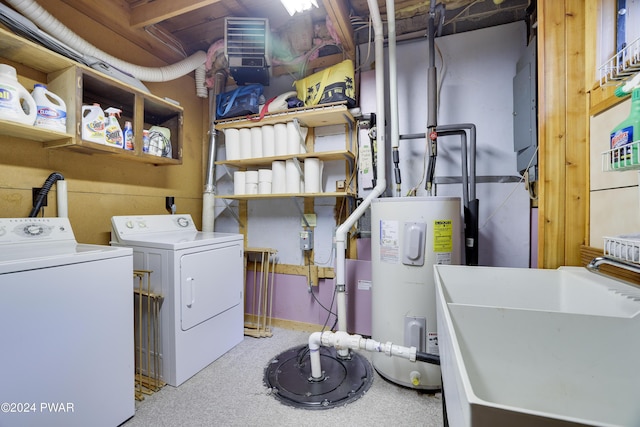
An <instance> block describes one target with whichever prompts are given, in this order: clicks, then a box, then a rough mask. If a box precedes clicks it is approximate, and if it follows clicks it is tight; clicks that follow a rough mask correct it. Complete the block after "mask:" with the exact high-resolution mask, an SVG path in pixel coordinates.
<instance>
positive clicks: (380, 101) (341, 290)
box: [336, 0, 387, 356]
mask: <svg viewBox="0 0 640 427" xmlns="http://www.w3.org/2000/svg"><path fill="white" fill-rule="evenodd" d="M367 2H368V4H369V11H370V15H371V20H372V22H373V29H374V32H375V37H374V43H375V58H376V62H377V63H378V64H380V66H379V67H376V114H377V116H378V117H380V120H378V123H379V124H380V125H379V127H378V129H377V132H376V144H377V147H378V153H377V157H376V159H377V168H378V179H377V182H376V186H375V187H374V188H373V190H372V191H371V193H369V195H368V196H367V197H366V198H365V199H364V200H363V201H362V203H360V205H359V206H358V207H357V208H356V210H354V211H353V212H352V213H351V215H349V217H348V218H347V219H346V220H345V222H344V223H342V224H341V225H340V226H339V227H338V229H337V230H336V287H337V296H336V299H337V310H338V330H340V331H346V330H347V310H346V307H347V305H346V295H345V291H346V289H345V270H346V250H347V249H346V239H347V234H348V232H349V230H350V229H351V227H353V225H354V224H355V222H356V221H357V220H358V218H360V217H361V216H362V215H363V214H364V213H365V211H366V210H367V208H368V207H369V206H370V205H371V201H372V200H373V199H376V198H377V197H378V196H379V195H381V194H382V193H384V191H385V189H386V187H387V180H386V178H385V161H386V160H385V149H386V147H385V135H384V131H385V130H384V117H385V105H384V66H382V63H383V58H384V33H383V29H382V19H381V18H380V10H379V8H378V2H377V0H367ZM339 353H340V355H342V356H346V354H347V352H344V351H342V352H339Z"/></svg>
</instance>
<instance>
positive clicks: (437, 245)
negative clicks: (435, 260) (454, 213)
mask: <svg viewBox="0 0 640 427" xmlns="http://www.w3.org/2000/svg"><path fill="white" fill-rule="evenodd" d="M433 251H434V252H452V251H453V221H452V220H450V219H446V220H445V219H441V220H435V221H433Z"/></svg>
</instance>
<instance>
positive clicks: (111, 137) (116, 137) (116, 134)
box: [104, 107, 124, 148]
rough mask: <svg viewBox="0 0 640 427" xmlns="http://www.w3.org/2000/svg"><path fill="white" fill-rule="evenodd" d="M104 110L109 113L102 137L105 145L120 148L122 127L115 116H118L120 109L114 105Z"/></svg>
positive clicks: (122, 140)
mask: <svg viewBox="0 0 640 427" xmlns="http://www.w3.org/2000/svg"><path fill="white" fill-rule="evenodd" d="M104 112H105V113H107V114H108V115H109V117H108V119H107V127H106V129H105V132H104V139H105V141H106V143H107V145H113V146H115V147H120V148H122V147H123V146H124V138H123V137H122V128H121V127H120V123H119V122H118V118H117V117H116V115H117V116H118V117H120V113H121V112H122V110H120V109H118V108H115V107H109V108H107V109H106V110H104Z"/></svg>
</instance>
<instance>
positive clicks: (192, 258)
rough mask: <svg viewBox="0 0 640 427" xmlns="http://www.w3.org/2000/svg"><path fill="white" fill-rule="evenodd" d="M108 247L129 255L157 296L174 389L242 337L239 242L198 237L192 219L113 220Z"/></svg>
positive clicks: (163, 369)
mask: <svg viewBox="0 0 640 427" xmlns="http://www.w3.org/2000/svg"><path fill="white" fill-rule="evenodd" d="M111 227H112V230H111V245H113V246H125V247H129V248H132V250H133V266H134V269H136V270H146V271H150V272H151V273H150V275H149V281H150V283H148V284H147V286H148V287H149V289H150V290H151V292H152V293H154V294H156V295H160V296H161V297H162V303H161V305H160V309H159V314H158V317H159V320H158V331H157V333H154V334H156V335H157V336H158V337H159V340H160V344H159V345H158V347H157V348H158V349H159V351H160V354H152V355H149V352H150V349H148V348H144V346H145V344H144V343H142V344H141V345H142V347H143V348H142V353H143V354H146V355H147V357H148V356H153V357H156V358H159V359H160V363H159V369H160V372H159V373H158V372H155V371H153V372H152V370H153V367H152V366H149V367H148V368H146V372H143V373H146V374H147V375H149V376H154V375H158V376H159V377H160V378H161V379H162V380H163V381H164V382H165V383H167V384H169V385H172V386H174V387H177V386H179V385H180V384H182V383H184V382H185V381H186V380H188V379H189V378H191V377H192V376H193V375H195V374H196V373H198V372H199V371H201V370H202V369H203V368H204V367H206V366H207V365H209V364H210V363H211V362H213V361H215V360H216V359H218V358H219V357H220V356H222V355H223V354H224V353H226V352H227V351H229V350H230V349H232V348H233V347H235V346H236V345H237V344H239V343H240V342H241V341H242V339H243V338H244V304H243V301H244V299H243V287H244V238H243V236H242V234H234V233H218V232H203V231H198V230H197V229H196V227H195V224H194V223H193V219H192V218H191V216H190V215H142V216H115V217H112V218H111Z"/></svg>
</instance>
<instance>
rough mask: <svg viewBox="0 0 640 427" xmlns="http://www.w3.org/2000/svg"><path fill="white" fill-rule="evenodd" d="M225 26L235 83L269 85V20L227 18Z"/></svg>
mask: <svg viewBox="0 0 640 427" xmlns="http://www.w3.org/2000/svg"><path fill="white" fill-rule="evenodd" d="M224 27H225V44H224V51H225V54H226V56H227V61H228V62H229V69H230V71H231V75H232V76H233V78H234V79H235V80H236V82H237V83H238V84H239V85H243V84H246V83H261V84H264V85H268V84H269V61H268V59H267V58H268V52H269V40H268V34H269V20H268V19H263V18H225V20H224Z"/></svg>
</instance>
